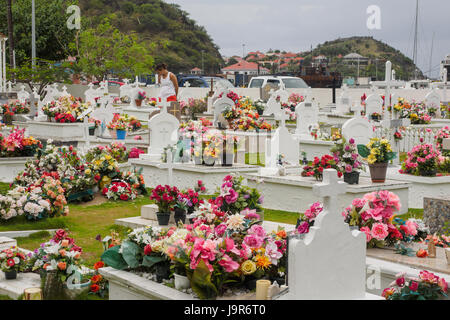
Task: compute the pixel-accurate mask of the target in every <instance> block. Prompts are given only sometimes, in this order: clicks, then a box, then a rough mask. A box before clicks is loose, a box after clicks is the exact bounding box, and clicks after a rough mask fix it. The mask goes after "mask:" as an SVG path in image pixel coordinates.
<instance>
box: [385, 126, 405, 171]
mask: <svg viewBox="0 0 450 320" xmlns="http://www.w3.org/2000/svg"><path fill="white" fill-rule="evenodd" d="M409 125H411V120H410V119H393V120H383V121H382V122H381V127H382V128H385V129H387V130H388V132H389V134H390V136H391V141H393V143H392V145H393V147H394V148H393V149H394V152H396V153H397V155H399V154H400V152H399V151H400V147H399V143H398V142H397V141H396V140H395V139H394V134H395V132H396V131H398V129H399V128H400V127H407V126H409ZM399 158H400V157H398V156H397V157H395V158H394V159H393V161H392V162H393V164H394V165H399V163H400V159H399Z"/></svg>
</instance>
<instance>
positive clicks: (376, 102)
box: [366, 91, 383, 119]
mask: <svg viewBox="0 0 450 320" xmlns="http://www.w3.org/2000/svg"><path fill="white" fill-rule="evenodd" d="M374 113H378V114H380V115H381V114H383V99H381V97H380V95H379V94H378V93H376V92H374V91H373V92H372V94H370V95H369V96H368V97H367V99H366V117H367V118H368V119H370V116H371V115H372V114H374Z"/></svg>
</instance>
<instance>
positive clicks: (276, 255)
mask: <svg viewBox="0 0 450 320" xmlns="http://www.w3.org/2000/svg"><path fill="white" fill-rule="evenodd" d="M266 256H268V257H269V259H270V262H271V263H272V264H273V265H277V263H278V260H280V259H281V257H282V256H283V254H282V253H281V252H280V251H279V250H278V246H277V245H276V244H275V243H274V242H269V243H268V244H267V246H266Z"/></svg>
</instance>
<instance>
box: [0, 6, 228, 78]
mask: <svg viewBox="0 0 450 320" xmlns="http://www.w3.org/2000/svg"><path fill="white" fill-rule="evenodd" d="M71 4H75V5H79V6H80V8H81V26H82V27H81V33H82V32H83V31H85V30H87V29H92V30H95V29H96V28H97V26H98V25H99V24H100V23H102V22H104V21H105V18H107V19H108V21H109V22H110V23H111V25H112V26H113V27H114V28H117V29H118V30H119V31H120V32H122V33H123V34H125V35H130V34H133V33H134V34H135V35H136V42H138V43H139V44H141V45H143V46H144V47H145V48H146V49H147V52H149V53H150V54H151V56H152V57H153V58H154V64H156V63H159V62H166V63H167V64H168V65H169V67H170V69H171V70H172V71H174V72H188V71H189V70H190V69H192V68H193V67H199V68H202V60H203V64H204V68H205V71H206V72H217V71H219V70H220V65H221V64H222V63H223V60H222V57H221V55H220V53H219V48H218V46H217V45H216V44H215V43H214V42H213V40H212V39H211V37H210V36H209V35H208V33H207V31H206V30H205V28H204V27H202V26H199V25H198V24H197V23H196V22H195V21H194V20H193V19H191V18H189V13H187V12H185V11H183V10H181V9H180V7H179V6H178V5H176V4H168V3H166V2H164V1H161V0H47V1H36V35H37V39H36V40H37V45H36V47H37V56H38V58H40V59H47V60H52V61H60V60H64V59H66V58H67V57H68V56H71V55H73V56H76V53H77V52H76V50H74V48H75V47H76V45H75V46H74V45H71V44H73V43H74V42H76V39H77V35H78V34H79V32H77V30H69V29H68V28H67V26H66V21H67V19H68V18H69V17H70V14H67V13H66V9H67V7H68V6H69V5H71ZM12 17H13V27H14V36H15V37H14V38H15V39H16V40H15V51H16V61H17V64H18V65H20V64H21V63H22V62H24V61H26V60H27V59H29V58H30V56H31V32H30V31H31V19H30V17H31V0H15V1H13V2H12ZM0 32H1V33H3V34H8V26H7V14H6V8H5V6H3V5H2V6H0ZM8 45H9V44H8ZM202 51H203V54H202ZM202 56H203V57H202ZM202 58H203V59H202ZM8 60H9V59H8Z"/></svg>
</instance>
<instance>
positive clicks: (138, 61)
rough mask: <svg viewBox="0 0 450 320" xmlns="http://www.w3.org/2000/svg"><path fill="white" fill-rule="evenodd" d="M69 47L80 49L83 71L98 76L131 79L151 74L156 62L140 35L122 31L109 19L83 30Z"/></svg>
mask: <svg viewBox="0 0 450 320" xmlns="http://www.w3.org/2000/svg"><path fill="white" fill-rule="evenodd" d="M70 47H71V48H73V49H74V50H75V49H76V50H77V51H78V62H77V65H78V67H79V68H80V70H81V71H82V72H83V73H85V74H87V75H94V76H96V77H97V79H103V78H105V77H106V76H107V75H108V74H109V73H113V74H115V75H118V76H120V77H128V78H131V77H133V76H134V75H137V74H144V73H149V72H150V70H151V67H152V65H153V57H152V56H151V55H150V54H149V53H148V52H149V48H147V47H146V45H145V44H143V43H140V42H138V36H137V34H136V33H133V32H131V33H128V34H125V33H123V32H121V31H119V29H117V28H116V27H114V26H113V25H112V24H111V22H110V19H108V18H105V19H104V20H103V21H102V22H101V23H100V24H98V25H97V26H96V27H95V28H89V29H87V30H84V31H82V32H81V33H80V35H79V36H78V37H77V41H76V42H74V43H72V44H71V46H70Z"/></svg>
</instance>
